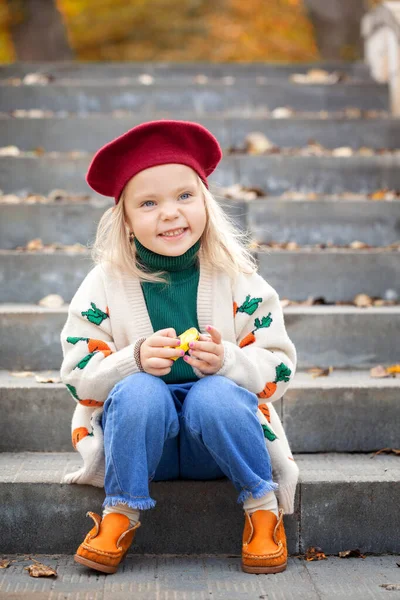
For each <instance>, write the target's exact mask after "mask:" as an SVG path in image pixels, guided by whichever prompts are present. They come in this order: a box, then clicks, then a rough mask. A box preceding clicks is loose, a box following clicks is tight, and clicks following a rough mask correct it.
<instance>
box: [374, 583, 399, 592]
mask: <svg viewBox="0 0 400 600" xmlns="http://www.w3.org/2000/svg"><path fill="white" fill-rule="evenodd" d="M379 587H383V588H385V589H386V590H392V591H393V590H400V583H380V584H379Z"/></svg>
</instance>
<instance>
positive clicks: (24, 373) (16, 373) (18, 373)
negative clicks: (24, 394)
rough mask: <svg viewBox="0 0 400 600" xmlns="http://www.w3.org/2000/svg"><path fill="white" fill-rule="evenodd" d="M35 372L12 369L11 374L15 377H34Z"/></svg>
mask: <svg viewBox="0 0 400 600" xmlns="http://www.w3.org/2000/svg"><path fill="white" fill-rule="evenodd" d="M34 374H35V373H34V372H33V371H10V375H12V376H13V377H32V375H34Z"/></svg>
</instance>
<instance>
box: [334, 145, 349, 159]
mask: <svg viewBox="0 0 400 600" xmlns="http://www.w3.org/2000/svg"><path fill="white" fill-rule="evenodd" d="M353 154H354V151H353V149H352V148H350V147H349V146H342V147H341V148H334V149H333V150H332V156H344V157H347V156H353Z"/></svg>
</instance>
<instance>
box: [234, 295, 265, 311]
mask: <svg viewBox="0 0 400 600" xmlns="http://www.w3.org/2000/svg"><path fill="white" fill-rule="evenodd" d="M260 302H262V298H250V294H249V295H248V296H246V300H245V301H244V302H243V304H242V305H241V306H239V307H237V309H236V312H237V313H238V312H242V313H246V314H248V315H252V314H253V313H255V311H256V310H257V308H258V305H259V304H260ZM235 304H236V302H235ZM236 306H237V305H236Z"/></svg>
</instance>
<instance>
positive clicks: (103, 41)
mask: <svg viewBox="0 0 400 600" xmlns="http://www.w3.org/2000/svg"><path fill="white" fill-rule="evenodd" d="M57 5H58V8H59V10H60V11H61V13H62V14H63V17H64V22H65V24H66V26H67V29H68V37H69V40H70V43H71V45H72V47H73V49H74V51H75V53H76V55H77V57H78V58H79V59H80V60H122V61H123V60H134V61H146V60H149V61H151V60H158V61H163V60H166V61H178V62H179V61H211V62H212V61H234V62H247V61H292V62H296V61H297V62H300V61H311V60H315V59H317V58H318V51H317V48H316V44H315V40H314V35H313V31H312V27H311V25H310V23H309V21H308V19H307V18H306V16H305V14H304V11H303V7H302V2H301V0H268V1H266V0H246V1H245V2H244V1H243V0H197V2H195V1H194V0H57Z"/></svg>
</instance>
